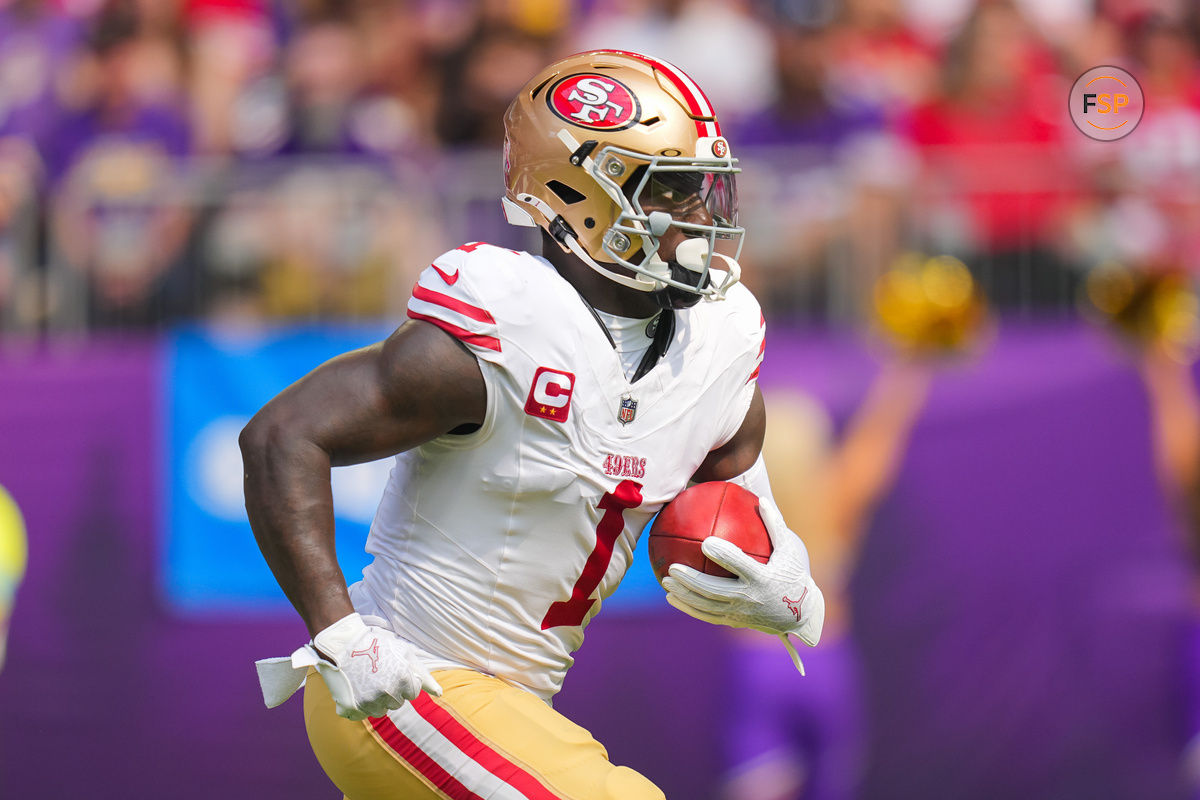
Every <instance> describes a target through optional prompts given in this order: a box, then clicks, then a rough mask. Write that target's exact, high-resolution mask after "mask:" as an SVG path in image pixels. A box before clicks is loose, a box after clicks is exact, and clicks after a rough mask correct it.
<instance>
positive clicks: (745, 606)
mask: <svg viewBox="0 0 1200 800" xmlns="http://www.w3.org/2000/svg"><path fill="white" fill-rule="evenodd" d="M765 432H766V408H765V406H764V404H763V399H762V394H761V392H759V390H758V387H757V386H756V387H755V389H754V396H753V398H752V399H751V401H750V408H749V409H748V410H747V412H746V416H745V417H744V418H743V421H742V424H741V426H740V427H739V428H738V431H737V433H735V434H734V436H733V438H732V439H730V440H729V441H728V442H726V443H725V444H724V445H722V446H721V447H719V448H717V449H716V450H713V451H712V452H711V453H709V455H708V457H707V458H706V459H705V460H704V462H703V463H702V464H701V465H700V468H699V469H698V470H697V471H696V473H695V475H694V476H693V478H694V480H696V481H710V480H728V481H733V482H734V483H737V484H740V485H741V486H744V487H745V488H747V489H749V490H750V491H751V492H753V493H754V494H755V495H757V496H758V499H759V514H760V515H761V516H762V519H763V523H764V524H765V525H766V528H767V532H768V534H770V537H771V544H772V547H773V549H772V552H771V558H770V559H769V560H768V561H767V563H766V564H760V563H759V562H757V561H755V560H754V559H752V558H751V557H750V556H748V555H746V554H745V553H743V552H742V551H741V550H740V549H739V548H738V547H737V546H736V545H734V544H733V543H732V542H728V541H725V540H724V539H720V538H718V537H716V536H710V537H709V538H707V539H705V541H704V543H703V544H702V545H701V549H702V550H703V552H704V555H706V556H707V557H708V558H709V559H711V560H712V561H714V562H716V563H717V564H720V565H721V566H723V567H725V568H726V569H727V570H729V571H730V572H732V573H733V574H734V575H735V576H737V577H736V578H717V577H714V576H712V575H704V574H701V573H700V572H698V571H696V570H694V569H691V568H690V567H686V566H683V565H681V564H673V565H671V567H670V575H669V576H668V577H666V578H664V579H663V587H664V588H665V589H666V590H667V602H669V603H670V604H671V605H673V606H675V607H676V608H678V609H679V610H680V611H683V612H684V613H686V614H689V615H691V616H693V617H696V618H697V619H702V620H704V621H706V622H711V623H714V624H717V625H729V626H731V627H735V628H754V629H756V630H760V631H765V632H767V633H773V634H777V635H782V636H783V637H784V641H785V642H786V641H787V634H789V633H794V634H796V635H797V636H799V637H800V638H801V639H802V640H803V641H804V642H805V643H806V644H809V645H815V644H816V643H817V641H818V640H820V638H821V628H822V626H823V625H824V622H825V598H824V597H823V596H822V594H821V590H820V589H819V588H817V585H816V583H814V582H813V579H812V575H811V572H810V569H809V562H808V550H807V549H806V548H805V547H804V543H803V542H802V541H800V537H799V536H797V535H796V534H795V533H794V532H792V531H791V530H790V529H789V528H788V527H787V525H786V523H784V521H783V516H782V515H781V514H780V513H779V508H778V507H777V506H776V504H775V499H774V497H773V496H772V495H771V484H770V482H769V481H768V479H767V470H766V467H765V466H764V464H763V461H762V443H763V437H764V435H765ZM788 649H789V650H790V651H791V652H792V655H793V658H795V659H796V664H797V666H800V664H799V658H798V657H797V656H796V655H795V651H794V650H793V649H792V647H791V644H790V643H788Z"/></svg>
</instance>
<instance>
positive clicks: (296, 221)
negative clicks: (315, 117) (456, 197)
mask: <svg viewBox="0 0 1200 800" xmlns="http://www.w3.org/2000/svg"><path fill="white" fill-rule="evenodd" d="M248 177H249V180H247V181H246V183H247V186H246V187H244V188H242V187H235V188H234V189H233V190H232V191H231V192H230V194H229V196H228V200H227V202H226V203H225V204H224V206H223V207H222V208H221V209H219V210H218V211H217V212H216V214H215V216H214V219H213V220H212V222H211V224H210V225H209V226H208V228H207V229H206V235H205V237H204V240H203V244H202V246H201V248H200V252H199V253H198V254H197V257H198V258H199V259H200V261H201V263H203V264H204V265H205V276H206V283H205V285H204V287H203V288H202V289H201V291H200V294H201V296H202V297H203V298H204V306H205V308H204V311H205V313H206V315H207V316H209V317H210V318H221V319H229V318H242V319H246V318H249V319H256V318H261V317H268V318H276V319H299V320H308V319H313V318H330V317H335V318H336V317H343V318H344V317H379V316H383V315H395V314H397V313H400V311H401V310H402V309H403V307H404V303H405V302H407V300H408V295H409V292H410V291H411V290H412V286H413V284H414V283H415V282H416V277H417V275H418V274H419V273H420V271H421V269H423V268H424V267H425V265H426V264H427V263H428V261H429V259H431V258H433V257H434V256H436V255H437V247H438V246H439V245H438V242H439V241H442V236H443V234H442V231H441V228H440V226H439V224H438V221H437V219H436V217H435V212H436V203H435V197H434V196H433V195H432V194H431V193H429V192H426V191H420V190H417V189H415V188H414V189H410V190H409V191H407V192H404V193H403V194H402V193H401V192H400V191H399V186H398V185H397V183H396V181H395V180H394V179H393V176H391V175H390V174H387V173H380V172H378V171H377V170H373V169H370V168H369V167H367V166H365V165H357V166H355V165H352V164H343V165H341V166H336V165H333V164H328V163H316V164H308V165H295V166H293V168H291V169H289V170H287V171H286V172H285V173H284V174H283V175H282V176H275V177H272V178H271V180H269V181H267V180H261V179H255V178H254V177H253V175H250V176H248ZM407 177H408V179H409V181H410V182H411V183H410V185H412V186H414V187H415V186H417V185H419V181H420V177H419V176H411V175H410V176H407Z"/></svg>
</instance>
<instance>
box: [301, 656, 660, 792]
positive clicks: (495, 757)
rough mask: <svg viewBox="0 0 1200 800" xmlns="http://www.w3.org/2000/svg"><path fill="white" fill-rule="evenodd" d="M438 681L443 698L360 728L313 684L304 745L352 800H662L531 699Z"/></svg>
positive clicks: (468, 676)
mask: <svg viewBox="0 0 1200 800" xmlns="http://www.w3.org/2000/svg"><path fill="white" fill-rule="evenodd" d="M434 676H435V677H436V678H437V680H438V682H439V683H440V684H441V686H442V688H443V690H444V693H443V695H442V697H440V698H436V699H435V698H431V697H429V695H426V694H423V695H421V696H420V697H419V698H418V699H417V700H416V701H414V702H412V703H407V704H405V706H404V707H403V708H401V709H399V710H397V711H393V712H392V713H390V714H389V715H388V716H387V717H383V718H379V719H375V720H370V721H366V722H350V721H349V720H345V719H343V718H341V717H338V716H336V714H334V712H333V702H332V700H331V699H330V698H329V693H328V691H327V690H326V689H325V687H324V683H323V682H322V681H321V680H320V678H319V677H315V676H314V677H313V678H312V679H311V680H310V683H309V689H308V690H307V691H306V692H305V720H306V722H307V724H308V729H309V738H310V741H311V742H312V744H313V749H314V751H316V753H317V758H318V760H320V762H321V766H322V768H324V769H325V771H326V773H327V774H328V775H329V776H330V778H331V779H332V780H333V782H334V783H335V784H337V786H338V788H339V789H341V790H342V791H343V792H345V794H346V796H347V797H348V798H350V800H367V799H368V798H388V799H389V800H390V798H413V799H414V800H424V798H445V797H452V798H453V797H471V796H481V797H488V798H495V800H506V799H507V798H512V800H522V798H528V800H555V799H557V798H563V800H663V793H662V792H661V791H660V790H659V789H658V788H656V787H655V786H654V784H652V783H651V782H650V781H649V780H647V779H646V778H644V777H643V776H641V775H640V774H638V773H637V772H634V771H633V770H631V769H629V768H627V767H618V766H615V765H614V764H612V762H610V761H609V760H608V754H607V752H606V751H605V750H604V747H603V746H601V745H600V743H599V742H597V741H596V740H595V739H594V738H593V737H592V735H591V734H590V733H588V732H587V731H586V730H584V729H583V728H581V727H580V726H578V725H576V724H575V723H573V722H571V721H570V720H568V719H567V718H566V717H564V716H563V715H561V714H559V713H558V712H556V711H554V710H553V709H551V708H550V707H549V706H548V705H546V704H545V703H543V702H542V701H541V700H539V699H538V698H536V697H534V696H533V695H531V694H529V693H528V692H525V691H522V690H520V689H516V688H514V687H512V686H509V685H508V684H506V683H504V682H503V681H500V680H497V679H495V678H491V677H488V676H486V675H482V674H480V673H477V672H472V671H470V670H442V671H437V672H435V673H434ZM310 698H311V699H310ZM434 787H438V788H436V789H435V788H434Z"/></svg>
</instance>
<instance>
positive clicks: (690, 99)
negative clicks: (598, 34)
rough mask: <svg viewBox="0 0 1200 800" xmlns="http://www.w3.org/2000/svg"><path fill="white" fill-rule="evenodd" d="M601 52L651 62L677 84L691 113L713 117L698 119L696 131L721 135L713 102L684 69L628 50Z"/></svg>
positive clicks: (709, 134)
mask: <svg viewBox="0 0 1200 800" xmlns="http://www.w3.org/2000/svg"><path fill="white" fill-rule="evenodd" d="M600 52H603V53H617V54H619V55H623V56H629V57H630V58H636V59H637V60H638V61H641V62H642V63H643V64H649V65H650V66H651V67H653V68H654V69H656V70H658V71H659V72H661V73H662V74H664V75H666V76H667V79H668V80H670V81H671V83H673V84H675V88H676V89H678V90H679V93H680V94H682V95H683V99H684V102H686V103H687V106H688V113H689V114H691V115H692V116H693V117H712V119H711V120H699V119H698V120H696V132H697V133H699V134H700V135H701V136H720V135H721V124H720V123H719V122H717V115H716V114H715V113H714V112H713V107H712V103H711V102H709V99H708V95H706V94H704V91H703V90H702V89H701V88H700V87H699V86H697V85H696V83H695V81H693V80H692V79H691V78H689V77H688V76H687V73H685V72H684V71H683V70H681V69H679V68H678V67H675V66H672V65H670V64H668V63H667V62H665V61H659V60H658V59H656V58H650V56H644V55H642V54H641V53H632V52H630V51H628V50H602V51H600Z"/></svg>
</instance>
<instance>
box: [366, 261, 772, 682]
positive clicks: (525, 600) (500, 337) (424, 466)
mask: <svg viewBox="0 0 1200 800" xmlns="http://www.w3.org/2000/svg"><path fill="white" fill-rule="evenodd" d="M721 277H722V276H720V275H716V276H714V279H715V280H718V281H719V280H720V278H721ZM408 316H409V317H411V318H412V319H417V320H424V321H426V322H429V323H432V324H434V325H437V326H438V327H439V328H441V329H442V330H444V331H446V332H447V333H448V334H450V335H451V336H454V337H455V338H457V339H458V340H459V341H461V342H463V343H464V344H465V345H466V346H467V347H468V348H469V349H470V350H471V352H472V353H474V354H475V356H476V357H477V358H478V360H479V365H480V369H481V370H482V372H483V377H484V382H485V383H486V386H487V397H488V399H487V412H486V417H485V420H484V422H483V425H482V427H481V428H480V429H479V430H478V431H476V432H474V433H471V434H468V435H445V436H441V437H439V438H437V439H435V440H433V441H431V442H428V443H426V444H424V445H422V446H420V447H417V448H415V449H413V450H410V451H408V452H405V453H402V454H401V455H399V456H397V458H396V465H395V467H394V468H393V470H392V474H391V478H390V480H389V481H388V485H387V488H386V490H385V492H384V495H383V499H382V501H381V502H380V505H379V510H378V511H377V512H376V515H375V520H374V523H373V524H372V526H371V532H370V536H369V538H368V540H367V551H368V552H369V553H371V554H372V555H373V556H374V561H373V562H372V563H371V564H370V565H368V566H367V568H366V569H365V570H364V571H363V579H362V581H360V582H359V583H357V584H355V585H354V586H353V587H352V588H351V596H352V598H353V599H354V602H355V606H356V607H357V608H358V610H359V611H360V612H363V613H368V614H375V615H378V616H381V617H383V618H384V619H386V620H387V621H388V623H389V624H390V627H392V629H393V630H394V631H395V632H396V633H398V634H399V635H401V636H403V637H404V638H406V639H408V640H409V641H411V642H412V643H413V644H414V645H416V646H417V647H418V648H419V649H420V650H422V651H423V652H424V654H425V655H426V656H427V657H428V666H430V667H431V668H442V667H468V668H471V669H475V670H479V671H481V672H485V673H488V674H491V675H495V676H497V677H499V678H501V679H503V680H506V681H508V682H511V683H513V684H515V685H518V686H521V687H524V688H526V689H528V690H529V691H531V692H533V693H535V694H537V695H538V696H540V697H542V698H543V699H545V700H549V699H550V697H551V696H553V695H554V693H555V692H557V691H558V690H559V688H560V687H561V685H562V681H563V676H564V674H565V673H566V671H567V668H568V667H569V666H570V665H571V663H572V662H573V659H572V658H571V653H572V652H573V651H575V650H576V649H578V648H579V646H580V645H581V644H582V642H583V629H584V626H585V625H586V624H587V622H588V620H590V619H591V618H592V616H594V615H595V614H596V612H597V611H599V609H600V604H601V601H602V600H603V599H604V598H605V597H607V596H608V595H610V594H611V593H612V592H613V591H614V590H615V589H616V588H617V584H618V583H620V581H621V578H622V576H624V574H625V570H626V568H627V567H628V566H629V563H630V559H631V557H632V554H633V550H634V546H635V544H636V543H637V539H638V536H639V535H640V534H641V532H642V529H643V528H644V527H645V525H646V523H647V522H648V521H649V520H650V518H651V517H652V516H653V515H654V514H655V513H656V512H657V511H658V510H659V509H660V508H661V507H662V506H663V504H665V503H666V502H668V501H670V500H671V499H672V498H674V497H675V495H677V494H678V493H679V492H680V491H682V490H683V489H684V488H685V487H686V486H687V484H688V480H689V478H691V476H692V475H693V474H694V473H695V471H696V469H697V468H698V467H699V466H700V464H701V462H703V461H704V458H705V457H706V456H707V455H708V453H709V451H711V450H713V449H715V448H717V447H720V446H721V445H722V444H724V443H725V442H727V441H729V439H731V438H732V437H733V435H734V433H736V432H737V430H738V428H739V427H740V426H741V423H742V421H743V419H744V418H745V415H746V411H747V409H748V408H749V406H750V401H751V398H752V396H753V393H754V386H755V383H756V378H757V376H758V366H759V363H760V362H761V361H762V355H763V347H764V340H763V334H764V328H763V318H762V314H761V312H760V311H759V307H758V303H757V302H756V301H755V299H754V297H753V296H752V295H751V293H750V292H749V290H747V289H745V288H744V287H742V286H740V285H739V286H735V287H734V288H733V290H731V291H730V292H729V294H728V297H727V299H726V300H724V301H718V302H701V303H700V304H698V305H697V306H695V307H694V308H692V309H689V310H686V311H680V312H676V328H675V332H674V337H673V339H672V340H671V342H670V346H669V348H668V349H667V352H666V355H665V356H664V357H663V358H662V359H661V360H660V361H659V362H658V364H657V365H656V366H655V367H654V369H652V370H651V371H650V372H649V373H648V374H646V375H645V376H644V377H642V378H641V379H640V380H638V381H637V382H636V383H630V382H629V380H628V379H627V378H626V376H625V374H624V372H623V370H622V367H621V363H620V360H619V358H618V356H617V354H616V353H615V352H614V350H613V348H612V346H611V345H610V343H609V341H608V339H607V337H606V336H605V334H604V331H603V330H602V329H601V327H600V324H599V323H598V321H597V320H596V318H595V317H593V315H592V313H591V311H590V310H589V309H588V307H587V306H586V305H585V303H584V301H583V299H582V298H581V297H580V296H579V294H578V293H577V292H576V291H575V289H574V288H573V287H572V286H571V285H570V284H569V283H567V281H565V280H564V279H563V278H562V277H561V276H559V274H558V273H557V272H556V271H555V269H554V267H553V266H551V265H550V263H549V262H548V261H546V260H545V259H543V258H540V257H538V256H533V255H530V254H529V253H518V252H515V251H511V250H505V249H502V248H498V247H493V246H491V245H487V244H479V243H474V244H468V245H464V246H462V247H460V248H458V249H457V250H453V251H451V252H449V253H446V254H445V255H443V256H441V257H439V258H438V259H437V260H436V261H435V262H434V263H433V265H432V266H431V267H429V268H428V269H426V270H425V271H424V272H423V273H422V274H421V277H420V279H419V280H418V282H417V285H416V287H415V288H414V289H413V296H412V299H411V300H410V301H409V304H408Z"/></svg>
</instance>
